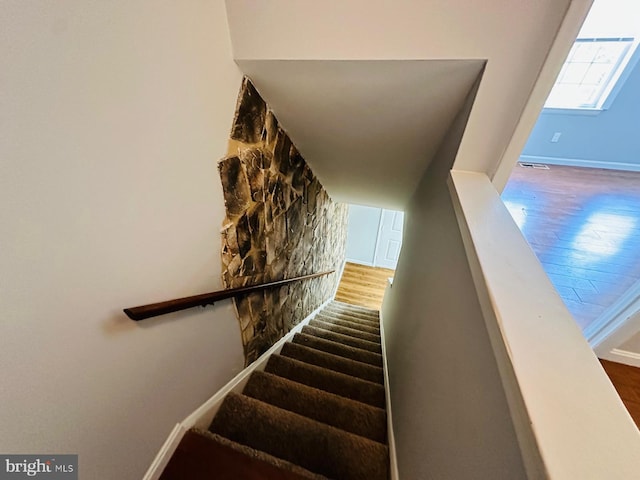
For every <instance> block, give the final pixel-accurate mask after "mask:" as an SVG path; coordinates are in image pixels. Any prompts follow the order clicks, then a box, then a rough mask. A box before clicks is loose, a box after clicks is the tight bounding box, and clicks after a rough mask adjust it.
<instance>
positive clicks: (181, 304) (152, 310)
mask: <svg viewBox="0 0 640 480" xmlns="http://www.w3.org/2000/svg"><path fill="white" fill-rule="evenodd" d="M334 272H335V270H328V271H326V272H320V273H312V274H310V275H302V276H300V277H295V278H287V279H285V280H278V281H277V282H269V283H262V284H260V285H249V286H246V287H239V288H230V289H228V290H218V291H217V292H211V293H202V294H200V295H193V296H191V297H184V298H176V299H174V300H167V301H165V302H158V303H150V304H149V305H141V306H139V307H132V308H125V309H124V313H126V314H127V316H128V317H129V318H130V319H131V320H136V321H138V320H144V319H145V318H151V317H157V316H158V315H164V314H166V313H172V312H179V311H180V310H186V309H187V308H193V307H198V306H202V307H204V306H205V305H213V304H214V303H215V302H217V301H219V300H225V299H227V298H231V297H235V296H236V295H242V294H246V293H252V292H257V291H259V290H264V289H266V288H271V287H279V286H282V285H286V284H288V283H293V282H298V281H300V280H309V279H311V278H316V277H321V276H323V275H330V274H332V273H334Z"/></svg>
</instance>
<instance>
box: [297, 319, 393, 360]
mask: <svg viewBox="0 0 640 480" xmlns="http://www.w3.org/2000/svg"><path fill="white" fill-rule="evenodd" d="M301 333H304V334H306V335H313V336H314V337H319V338H324V339H325V340H331V341H334V342H337V343H341V344H342V345H348V346H350V347H355V348H359V349H361V350H367V351H369V352H373V353H379V354H381V353H382V347H381V346H380V344H379V343H375V342H370V341H369V340H362V339H360V338H355V337H351V336H349V335H343V334H342V333H338V332H332V331H330V330H325V329H323V328H318V327H312V326H310V325H305V326H304V327H302V330H301Z"/></svg>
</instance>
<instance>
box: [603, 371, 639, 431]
mask: <svg viewBox="0 0 640 480" xmlns="http://www.w3.org/2000/svg"><path fill="white" fill-rule="evenodd" d="M600 363H601V364H602V367H603V368H604V371H605V372H607V375H608V376H609V379H610V380H611V383H613V386H614V387H615V388H616V390H617V392H618V395H620V398H621V399H622V403H624V405H625V407H627V410H629V414H631V418H633V421H634V422H636V425H637V426H638V428H640V368H636V367H631V366H629V365H623V364H621V363H616V362H610V361H608V360H600Z"/></svg>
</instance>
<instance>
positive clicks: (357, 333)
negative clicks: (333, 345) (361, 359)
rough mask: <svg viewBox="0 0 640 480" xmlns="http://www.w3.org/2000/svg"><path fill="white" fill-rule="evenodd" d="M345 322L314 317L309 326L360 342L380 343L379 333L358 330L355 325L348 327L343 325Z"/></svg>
mask: <svg viewBox="0 0 640 480" xmlns="http://www.w3.org/2000/svg"><path fill="white" fill-rule="evenodd" d="M345 323H346V322H342V323H337V322H336V321H335V320H334V321H332V320H329V319H326V318H325V317H316V318H314V319H313V320H311V321H310V322H309V325H311V326H312V327H317V328H323V329H325V330H329V331H332V332H336V333H341V334H342V335H349V336H350V337H355V338H359V339H361V340H367V341H369V342H373V343H378V344H379V343H381V342H382V338H381V337H380V334H379V333H371V332H367V331H364V330H361V329H360V328H358V326H357V325H355V324H354V325H355V326H353V327H352V326H349V325H346V324H345Z"/></svg>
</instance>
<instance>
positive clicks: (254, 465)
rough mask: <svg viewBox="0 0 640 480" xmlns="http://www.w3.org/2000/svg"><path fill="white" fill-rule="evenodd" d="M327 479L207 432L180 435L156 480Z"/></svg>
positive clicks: (194, 431) (191, 432)
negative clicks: (174, 448) (180, 438)
mask: <svg viewBox="0 0 640 480" xmlns="http://www.w3.org/2000/svg"><path fill="white" fill-rule="evenodd" d="M212 478H215V479H217V480H240V479H241V480H327V478H326V477H324V476H322V475H318V474H315V473H312V472H309V471H308V470H306V469H304V468H302V467H299V466H297V465H294V464H292V463H291V462H287V461H285V460H282V459H279V458H276V457H273V456H272V455H268V454H267V453H264V452H260V451H258V450H255V449H253V448H249V447H247V446H244V445H240V444H237V443H235V442H232V441H231V440H229V439H226V438H224V437H221V436H220V435H215V434H213V433H211V432H201V431H198V430H189V431H188V432H186V433H185V434H184V437H182V440H181V441H180V444H179V445H178V447H177V448H176V450H175V452H174V454H173V456H172V457H171V460H169V463H168V464H167V466H166V467H165V469H164V471H163V472H162V475H161V477H160V480H187V479H188V480H210V479H212Z"/></svg>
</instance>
